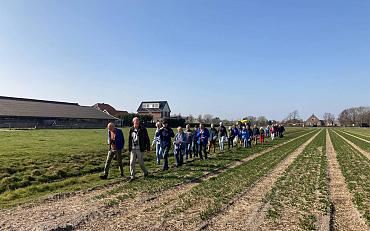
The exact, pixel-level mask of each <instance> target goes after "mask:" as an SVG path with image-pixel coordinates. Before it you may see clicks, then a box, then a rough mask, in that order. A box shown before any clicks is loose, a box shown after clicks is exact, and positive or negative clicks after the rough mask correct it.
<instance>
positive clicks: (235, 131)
mask: <svg viewBox="0 0 370 231" xmlns="http://www.w3.org/2000/svg"><path fill="white" fill-rule="evenodd" d="M232 130H233V132H234V136H239V130H238V129H237V128H233V129H232Z"/></svg>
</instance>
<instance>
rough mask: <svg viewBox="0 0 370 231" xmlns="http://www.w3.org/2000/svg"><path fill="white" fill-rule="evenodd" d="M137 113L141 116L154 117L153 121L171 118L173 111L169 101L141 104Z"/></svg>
mask: <svg viewBox="0 0 370 231" xmlns="http://www.w3.org/2000/svg"><path fill="white" fill-rule="evenodd" d="M137 113H139V114H141V115H152V116H153V121H158V120H161V119H163V118H170V117H171V109H170V106H169V105H168V102H167V101H147V102H141V104H140V106H139V108H138V109H137Z"/></svg>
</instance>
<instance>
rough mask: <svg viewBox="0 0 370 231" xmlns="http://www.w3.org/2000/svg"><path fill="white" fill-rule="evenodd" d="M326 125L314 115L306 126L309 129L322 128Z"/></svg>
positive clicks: (307, 121)
mask: <svg viewBox="0 0 370 231" xmlns="http://www.w3.org/2000/svg"><path fill="white" fill-rule="evenodd" d="M324 125H325V123H324V121H323V120H320V119H319V118H318V117H317V116H315V114H312V115H311V116H310V117H309V118H308V119H307V120H306V122H305V126H308V127H321V126H324Z"/></svg>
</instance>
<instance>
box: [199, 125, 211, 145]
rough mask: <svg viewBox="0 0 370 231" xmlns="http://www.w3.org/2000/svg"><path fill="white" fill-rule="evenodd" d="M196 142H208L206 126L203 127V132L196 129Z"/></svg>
mask: <svg viewBox="0 0 370 231" xmlns="http://www.w3.org/2000/svg"><path fill="white" fill-rule="evenodd" d="M196 137H197V142H198V144H208V138H209V131H208V129H207V128H204V131H203V134H202V133H201V132H200V129H199V130H198V131H197V136H196Z"/></svg>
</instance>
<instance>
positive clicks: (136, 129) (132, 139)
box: [128, 117, 150, 181]
mask: <svg viewBox="0 0 370 231" xmlns="http://www.w3.org/2000/svg"><path fill="white" fill-rule="evenodd" d="M132 122H133V126H132V127H131V128H130V131H129V133H128V134H129V139H128V140H129V145H128V151H129V152H130V181H133V180H134V179H135V174H136V172H135V167H136V162H137V161H138V162H139V165H140V168H141V170H142V171H143V173H144V177H147V176H148V174H149V173H148V170H147V169H146V167H145V164H144V152H145V151H148V152H149V151H150V139H149V135H148V131H147V130H146V128H145V127H143V126H141V125H140V120H139V118H137V117H135V118H134V119H133V120H132Z"/></svg>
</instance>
